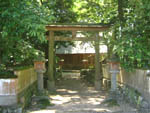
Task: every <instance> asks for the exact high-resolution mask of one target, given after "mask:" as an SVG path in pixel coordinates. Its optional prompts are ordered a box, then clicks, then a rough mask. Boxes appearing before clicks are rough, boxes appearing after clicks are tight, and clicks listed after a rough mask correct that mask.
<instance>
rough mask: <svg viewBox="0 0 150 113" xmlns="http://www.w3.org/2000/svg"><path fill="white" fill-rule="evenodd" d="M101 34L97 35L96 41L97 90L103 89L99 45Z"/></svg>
mask: <svg viewBox="0 0 150 113" xmlns="http://www.w3.org/2000/svg"><path fill="white" fill-rule="evenodd" d="M98 37H99V34H98V33H97V34H96V40H95V52H96V53H95V83H94V84H95V89H96V90H100V89H101V72H100V54H99V43H100V39H99V38H98Z"/></svg>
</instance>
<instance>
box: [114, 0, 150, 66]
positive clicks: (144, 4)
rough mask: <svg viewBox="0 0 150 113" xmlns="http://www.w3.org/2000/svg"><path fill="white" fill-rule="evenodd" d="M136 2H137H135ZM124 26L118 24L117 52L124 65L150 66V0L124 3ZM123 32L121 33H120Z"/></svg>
mask: <svg viewBox="0 0 150 113" xmlns="http://www.w3.org/2000/svg"><path fill="white" fill-rule="evenodd" d="M135 3H136V4H135ZM124 4H125V6H126V7H123V9H124V10H125V11H124V12H125V13H124V20H125V21H123V23H124V26H123V27H122V29H121V30H119V26H118V25H119V24H118V25H117V26H116V30H117V34H116V38H117V40H116V43H117V44H116V52H117V54H118V55H119V56H120V59H121V63H122V66H123V67H124V68H126V69H129V68H149V67H150V60H149V57H150V52H149V51H150V43H149V42H150V32H149V30H150V27H149V25H150V21H149V20H150V15H149V13H148V12H149V11H150V8H149V5H150V1H148V0H145V1H142V0H139V1H138V2H135V1H134V0H133V1H128V2H125V3H124ZM120 33H121V35H119V34H120Z"/></svg>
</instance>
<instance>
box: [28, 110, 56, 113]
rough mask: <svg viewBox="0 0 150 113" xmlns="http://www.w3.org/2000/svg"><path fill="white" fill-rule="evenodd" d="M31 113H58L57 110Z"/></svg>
mask: <svg viewBox="0 0 150 113" xmlns="http://www.w3.org/2000/svg"><path fill="white" fill-rule="evenodd" d="M30 113H56V110H37V111H33V112H30Z"/></svg>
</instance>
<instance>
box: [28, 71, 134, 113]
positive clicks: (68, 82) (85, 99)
mask: <svg viewBox="0 0 150 113" xmlns="http://www.w3.org/2000/svg"><path fill="white" fill-rule="evenodd" d="M64 76H65V75H64ZM69 77H71V75H70V74H67V79H64V80H63V81H60V82H59V83H58V84H57V90H56V95H51V94H50V95H49V97H50V101H51V103H52V104H54V106H48V107H47V108H46V109H45V110H40V109H39V110H34V111H32V112H28V113H136V112H127V111H135V110H136V109H134V108H132V107H130V105H128V104H120V106H113V107H108V106H107V105H105V104H103V101H104V100H105V99H106V98H107V95H108V93H107V92H105V91H96V90H94V88H93V87H87V86H86V84H85V83H83V82H82V81H81V80H80V79H79V78H78V77H79V76H78V77H75V75H73V78H71V79H70V78H69ZM118 111H119V112H118Z"/></svg>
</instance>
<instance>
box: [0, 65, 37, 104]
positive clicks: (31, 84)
mask: <svg viewBox="0 0 150 113" xmlns="http://www.w3.org/2000/svg"><path fill="white" fill-rule="evenodd" d="M15 74H16V75H17V78H13V79H12V78H11V79H9V78H8V79H0V106H11V105H17V104H18V103H21V104H24V106H26V105H27V101H26V100H27V97H29V98H30V96H27V95H31V94H32V93H33V91H34V90H33V89H36V88H35V87H36V81H37V75H36V72H35V71H34V68H28V69H23V70H17V71H15ZM30 89H32V90H30Z"/></svg>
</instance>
